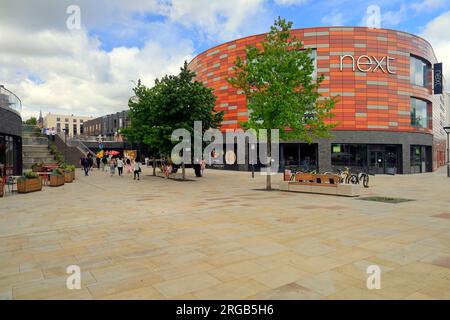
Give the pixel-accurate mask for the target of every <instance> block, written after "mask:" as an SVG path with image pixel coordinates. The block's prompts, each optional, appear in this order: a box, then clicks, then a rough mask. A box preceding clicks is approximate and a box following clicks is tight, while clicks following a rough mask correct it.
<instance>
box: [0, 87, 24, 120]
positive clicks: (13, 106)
mask: <svg viewBox="0 0 450 320" xmlns="http://www.w3.org/2000/svg"><path fill="white" fill-rule="evenodd" d="M0 108H5V109H9V110H12V111H13V112H15V113H17V114H18V115H19V116H20V115H21V113H22V101H21V100H20V99H19V97H18V96H16V95H15V94H14V93H12V92H11V91H9V90H8V89H6V88H5V87H4V86H3V85H0Z"/></svg>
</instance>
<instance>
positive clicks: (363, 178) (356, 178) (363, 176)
mask: <svg viewBox="0 0 450 320" xmlns="http://www.w3.org/2000/svg"><path fill="white" fill-rule="evenodd" d="M349 182H350V183H351V184H359V183H360V182H362V185H363V186H364V188H368V187H369V174H367V173H365V172H358V173H356V174H352V175H351V176H350V178H349Z"/></svg>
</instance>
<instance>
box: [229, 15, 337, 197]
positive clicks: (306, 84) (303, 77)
mask: <svg viewBox="0 0 450 320" xmlns="http://www.w3.org/2000/svg"><path fill="white" fill-rule="evenodd" d="M291 28H292V22H286V20H284V19H281V18H280V17H278V19H277V20H276V21H275V23H274V25H273V26H271V28H270V32H269V33H268V34H267V36H266V38H265V40H264V41H263V42H262V43H261V47H262V48H258V47H256V46H248V47H247V48H246V57H245V60H242V59H241V58H240V57H238V58H237V60H236V62H235V66H234V71H235V74H234V76H233V77H231V78H230V79H228V81H229V83H230V84H231V85H232V86H233V87H235V88H237V89H239V90H242V91H243V93H244V94H245V95H246V97H247V107H248V110H249V119H248V121H247V122H244V123H242V126H243V127H244V128H245V129H248V128H252V129H256V130H258V129H267V130H268V142H267V149H268V156H269V158H270V157H271V155H272V152H271V150H270V140H271V136H270V130H271V129H279V130H280V139H281V140H284V141H289V140H296V139H298V140H303V141H307V142H308V143H312V142H313V141H314V139H317V138H321V137H328V136H330V133H329V131H330V129H332V128H333V127H334V126H335V124H329V123H326V119H330V118H331V117H333V116H334V115H333V114H332V112H331V111H332V109H333V108H334V105H335V103H336V98H327V99H324V98H323V99H319V97H320V96H321V95H320V93H318V90H317V89H318V88H319V87H320V84H321V83H322V81H323V78H324V77H323V75H322V76H319V77H317V79H315V78H314V76H313V72H314V58H312V57H311V49H304V48H303V44H302V42H301V41H300V40H298V39H297V38H296V37H294V36H292V35H291V33H290V30H291ZM286 128H288V129H286ZM266 184H267V189H268V190H270V189H271V180H270V175H268V176H267V183H266Z"/></svg>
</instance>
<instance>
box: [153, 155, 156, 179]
mask: <svg viewBox="0 0 450 320" xmlns="http://www.w3.org/2000/svg"><path fill="white" fill-rule="evenodd" d="M153 175H154V176H156V158H153Z"/></svg>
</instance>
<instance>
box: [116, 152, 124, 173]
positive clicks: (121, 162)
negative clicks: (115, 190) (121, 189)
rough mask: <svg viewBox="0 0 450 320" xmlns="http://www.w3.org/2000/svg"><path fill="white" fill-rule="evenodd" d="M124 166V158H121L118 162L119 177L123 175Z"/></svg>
mask: <svg viewBox="0 0 450 320" xmlns="http://www.w3.org/2000/svg"><path fill="white" fill-rule="evenodd" d="M123 165H124V163H123V160H122V157H120V158H119V160H117V172H118V173H119V177H120V176H122V174H123Z"/></svg>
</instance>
